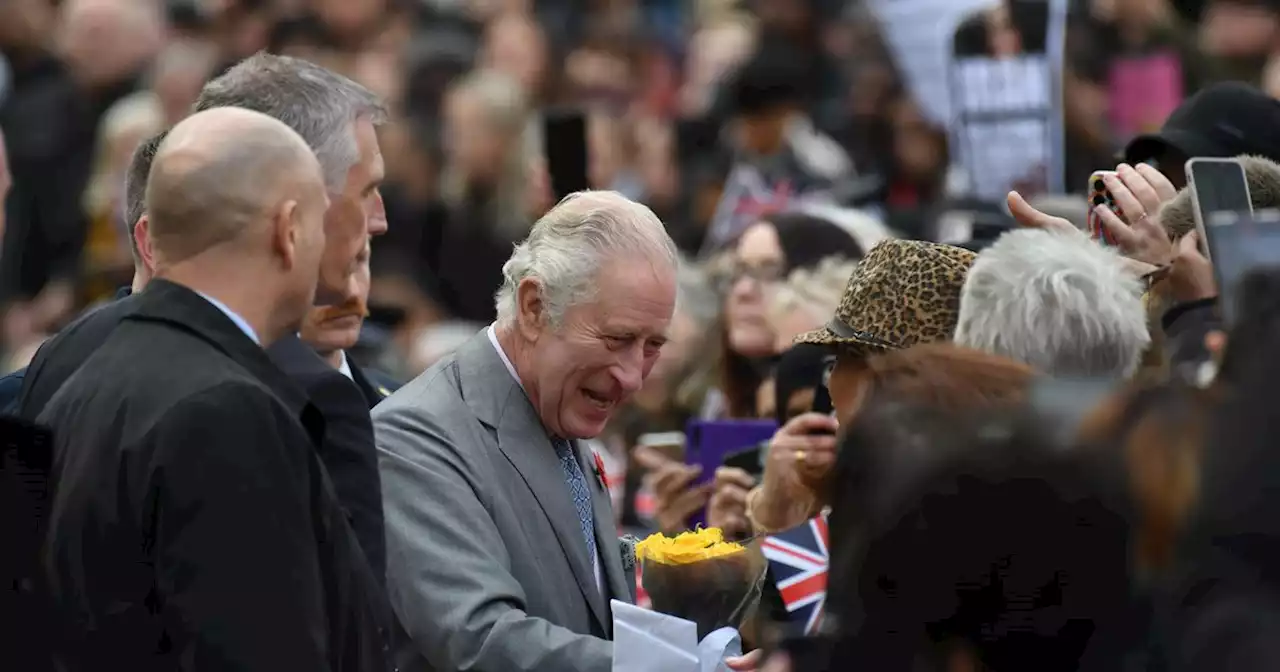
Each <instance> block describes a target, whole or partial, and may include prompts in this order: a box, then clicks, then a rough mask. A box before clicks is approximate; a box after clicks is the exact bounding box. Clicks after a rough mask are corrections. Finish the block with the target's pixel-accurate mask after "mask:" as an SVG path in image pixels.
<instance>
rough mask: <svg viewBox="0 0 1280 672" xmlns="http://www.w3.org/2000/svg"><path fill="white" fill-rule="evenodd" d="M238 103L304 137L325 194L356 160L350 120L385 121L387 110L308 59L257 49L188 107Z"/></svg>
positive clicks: (369, 94) (337, 185)
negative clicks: (255, 52) (314, 155)
mask: <svg viewBox="0 0 1280 672" xmlns="http://www.w3.org/2000/svg"><path fill="white" fill-rule="evenodd" d="M214 107H243V108H245V109H249V110H253V111H255V112H261V113H262V114H265V115H267V116H269V117H274V118H276V119H278V120H280V121H282V122H284V124H285V125H286V126H288V127H290V128H292V129H293V130H294V131H295V132H296V133H297V134H298V135H300V136H302V139H303V140H305V141H306V143H307V145H308V146H310V147H311V150H312V151H313V152H315V154H316V158H317V159H319V160H320V167H321V169H322V170H323V171H324V182H325V186H326V187H327V188H328V189H329V191H330V193H337V192H339V191H341V190H342V186H343V184H344V183H345V182H346V179H347V172H348V171H349V170H351V166H353V165H355V164H356V162H358V161H359V160H360V148H359V146H358V145H357V144H356V137H355V133H354V132H353V130H352V124H353V123H354V122H355V121H356V120H358V119H362V118H367V119H369V121H370V122H371V123H373V124H375V125H376V124H381V123H383V122H384V121H386V118H387V109H386V107H385V106H384V105H383V103H382V101H381V100H380V99H379V98H378V96H377V95H376V94H374V93H373V92H372V91H370V90H369V89H367V88H365V87H363V86H361V85H359V84H357V83H355V82H353V81H351V80H350V79H347V78H346V77H343V76H342V75H339V74H337V73H335V72H332V71H330V70H326V69H325V68H322V67H320V66H318V65H316V64H314V63H310V62H308V61H304V60H302V59H300V58H293V57H290V56H275V55H272V54H267V53H257V54H254V55H253V56H250V57H249V58H246V59H244V60H243V61H240V62H239V63H237V64H236V65H235V66H233V67H232V68H231V69H230V70H227V71H226V72H225V73H223V74H222V75H221V76H219V77H217V78H216V79H213V80H210V81H209V83H207V84H205V85H204V88H203V89H202V90H201V91H200V97H199V98H197V99H196V103H195V106H194V107H193V110H194V111H195V112H201V111H204V110H208V109H210V108H214Z"/></svg>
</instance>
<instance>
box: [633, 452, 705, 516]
mask: <svg viewBox="0 0 1280 672" xmlns="http://www.w3.org/2000/svg"><path fill="white" fill-rule="evenodd" d="M634 455H635V458H636V462H637V463H639V464H640V466H642V467H644V468H645V471H646V472H647V473H645V475H644V484H645V486H646V487H648V488H649V489H650V490H651V491H652V492H653V497H654V501H655V503H656V506H655V513H654V518H655V521H654V522H656V523H657V525H658V529H659V530H660V531H661V532H662V533H663V534H668V535H672V534H676V533H679V532H683V531H684V530H685V529H687V527H688V524H687V523H686V521H688V520H689V517H690V516H692V515H693V514H695V513H697V512H698V511H700V510H702V507H704V506H706V504H707V498H708V497H710V495H711V487H712V485H713V484H712V483H703V484H702V485H698V486H694V487H689V486H690V484H691V483H693V481H694V479H696V478H697V477H698V474H700V473H702V467H700V466H698V465H688V464H684V463H683V462H679V461H677V460H673V459H671V458H670V457H667V456H666V455H663V454H662V453H661V452H659V451H657V450H654V449H653V448H650V447H649V446H637V447H636V449H635V452H634Z"/></svg>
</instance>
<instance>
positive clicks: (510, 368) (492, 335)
mask: <svg viewBox="0 0 1280 672" xmlns="http://www.w3.org/2000/svg"><path fill="white" fill-rule="evenodd" d="M497 324H498V323H497V322H494V323H493V324H491V325H489V328H488V329H486V330H485V333H487V334H488V335H489V342H490V343H492V344H493V349H494V350H497V351H498V357H500V358H502V365H503V366H505V367H507V373H510V374H511V377H512V378H513V379H515V381H516V385H519V386H520V389H522V390H523V389H524V383H522V382H520V376H519V374H517V373H516V367H515V365H514V364H512V363H511V360H510V359H509V358H507V353H506V352H505V351H503V349H502V344H501V343H499V342H498V332H497V331H495V330H494V327H496V326H497Z"/></svg>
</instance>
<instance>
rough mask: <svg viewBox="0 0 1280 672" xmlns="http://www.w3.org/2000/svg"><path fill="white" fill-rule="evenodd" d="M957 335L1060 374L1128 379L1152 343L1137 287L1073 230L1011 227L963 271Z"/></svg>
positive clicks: (1114, 259) (1114, 256)
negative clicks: (1018, 228) (1013, 229)
mask: <svg viewBox="0 0 1280 672" xmlns="http://www.w3.org/2000/svg"><path fill="white" fill-rule="evenodd" d="M955 342H956V343H958V344H959V345H964V346H968V347H971V348H976V349H978V350H984V351H987V352H991V353H994V354H997V355H1001V356H1004V357H1008V358H1010V359H1014V360H1017V361H1019V362H1023V363H1025V364H1028V365H1030V366H1031V367H1033V368H1035V369H1036V370H1038V371H1040V372H1041V373H1045V374H1049V375H1053V376H1066V377H1106V378H1127V377H1129V376H1131V375H1133V373H1134V372H1135V371H1136V370H1137V368H1138V365H1139V364H1140V363H1141V361H1142V353H1143V352H1144V351H1145V350H1146V348H1147V345H1148V344H1149V343H1150V342H1151V337H1150V334H1149V333H1148V331H1147V325H1146V313H1145V312H1144V310H1143V306H1142V286H1141V283H1140V282H1139V280H1138V278H1137V277H1136V276H1134V275H1133V274H1132V273H1131V272H1130V271H1129V270H1128V269H1127V268H1126V267H1125V265H1124V262H1123V260H1122V258H1121V257H1120V255H1119V254H1118V253H1116V252H1115V251H1113V250H1110V249H1107V248H1104V247H1102V246H1100V245H1098V244H1097V243H1095V242H1094V241H1092V240H1090V239H1089V238H1088V237H1087V236H1085V235H1084V234H1083V233H1080V232H1077V231H1047V230H1037V229H1025V230H1018V231H1010V232H1008V233H1005V234H1004V235H1003V236H1001V237H1000V239H999V240H997V241H996V242H995V243H994V244H992V245H991V246H990V247H988V248H987V249H985V250H983V251H982V252H981V253H980V254H979V255H978V258H977V260H976V261H974V264H973V267H972V268H971V269H970V270H969V273H968V275H967V276H966V278H965V283H964V290H963V292H962V293H961V295H960V319H959V322H958V323H957V325H956V334H955Z"/></svg>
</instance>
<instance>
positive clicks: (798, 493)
mask: <svg viewBox="0 0 1280 672" xmlns="http://www.w3.org/2000/svg"><path fill="white" fill-rule="evenodd" d="M839 427H840V425H839V423H838V422H836V419H835V418H833V417H831V416H829V415H823V414H821V413H805V414H803V415H798V416H796V417H794V418H792V419H791V420H790V421H789V422H787V424H785V425H783V426H782V428H781V429H779V430H778V432H777V433H776V434H774V435H773V439H772V440H770V441H769V457H768V458H767V459H766V460H765V467H764V479H763V483H762V486H761V489H760V494H759V495H757V496H756V501H755V506H754V508H753V510H752V512H751V513H752V515H753V516H754V517H755V519H756V522H758V523H760V525H762V526H763V527H765V528H766V529H768V530H781V529H786V528H788V527H792V526H794V525H798V524H800V523H802V522H804V519H805V517H806V516H807V515H808V513H809V511H810V509H811V508H812V507H813V504H814V503H815V502H816V500H817V492H818V491H819V489H820V487H821V485H822V483H824V482H825V480H826V477H827V474H828V473H830V471H831V467H832V466H833V465H834V464H835V461H836V437H835V433H836V431H837V430H838V429H839Z"/></svg>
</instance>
